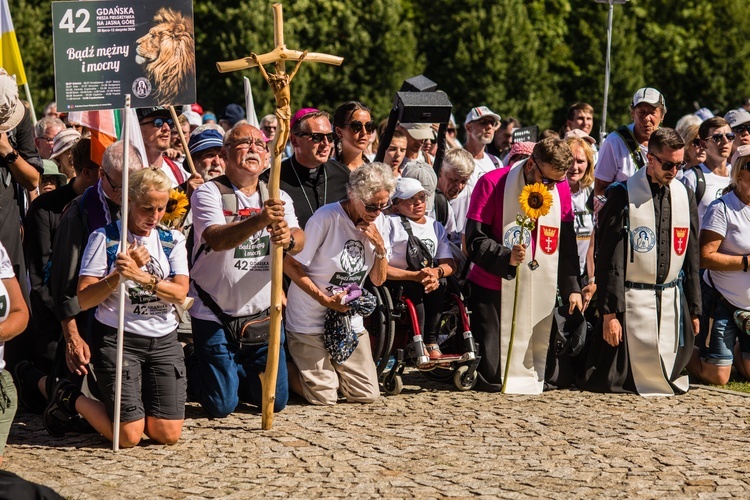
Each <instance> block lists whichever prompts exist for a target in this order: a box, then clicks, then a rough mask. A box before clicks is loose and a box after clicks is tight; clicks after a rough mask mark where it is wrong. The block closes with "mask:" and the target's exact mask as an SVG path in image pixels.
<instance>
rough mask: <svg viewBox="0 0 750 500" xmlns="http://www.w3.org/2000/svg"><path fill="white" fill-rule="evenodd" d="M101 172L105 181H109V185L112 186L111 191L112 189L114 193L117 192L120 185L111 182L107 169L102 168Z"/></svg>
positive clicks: (119, 189)
mask: <svg viewBox="0 0 750 500" xmlns="http://www.w3.org/2000/svg"><path fill="white" fill-rule="evenodd" d="M102 172H103V173H104V177H105V178H106V179H107V182H109V187H111V188H112V191H114V192H115V193H119V192H120V191H122V185H117V186H115V185H114V183H113V182H112V178H111V177H110V176H109V174H108V173H107V171H106V170H104V169H102Z"/></svg>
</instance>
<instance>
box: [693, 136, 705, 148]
mask: <svg viewBox="0 0 750 500" xmlns="http://www.w3.org/2000/svg"><path fill="white" fill-rule="evenodd" d="M693 146H695V147H696V148H700V147H702V146H703V142H701V140H700V139H698V138H695V139H693Z"/></svg>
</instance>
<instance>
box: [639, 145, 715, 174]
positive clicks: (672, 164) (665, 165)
mask: <svg viewBox="0 0 750 500" xmlns="http://www.w3.org/2000/svg"><path fill="white" fill-rule="evenodd" d="M717 142H718V141H717ZM649 155H650V156H653V157H654V158H656V161H658V162H659V163H661V169H662V170H664V171H665V172H669V171H670V170H672V169H673V168H676V169H677V170H682V169H683V168H685V165H687V162H686V161H684V160H683V161H664V160H662V159H661V158H659V157H658V156H656V155H655V154H653V153H649Z"/></svg>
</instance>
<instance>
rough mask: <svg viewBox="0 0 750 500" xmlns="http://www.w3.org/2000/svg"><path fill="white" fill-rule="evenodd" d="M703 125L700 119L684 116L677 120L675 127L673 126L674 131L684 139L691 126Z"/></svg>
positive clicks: (691, 115)
mask: <svg viewBox="0 0 750 500" xmlns="http://www.w3.org/2000/svg"><path fill="white" fill-rule="evenodd" d="M701 123H703V120H701V119H700V117H699V116H695V115H694V114H692V113H691V114H689V115H685V116H683V117H682V118H680V119H679V120H677V125H675V128H674V129H675V130H676V131H677V133H678V134H680V135H681V136H682V137H685V133H686V132H687V129H688V128H689V127H690V126H691V125H698V126H700V124H701Z"/></svg>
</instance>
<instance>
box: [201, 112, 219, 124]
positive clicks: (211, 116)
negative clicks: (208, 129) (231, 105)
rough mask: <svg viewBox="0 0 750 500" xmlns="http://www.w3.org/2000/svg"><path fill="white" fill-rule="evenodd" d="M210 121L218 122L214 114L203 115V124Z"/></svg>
mask: <svg viewBox="0 0 750 500" xmlns="http://www.w3.org/2000/svg"><path fill="white" fill-rule="evenodd" d="M208 120H213V121H214V122H218V120H217V119H216V115H215V114H213V113H211V112H208V113H203V123H206V122H208Z"/></svg>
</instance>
